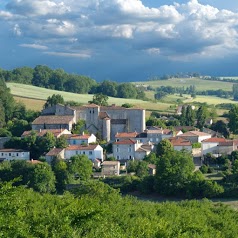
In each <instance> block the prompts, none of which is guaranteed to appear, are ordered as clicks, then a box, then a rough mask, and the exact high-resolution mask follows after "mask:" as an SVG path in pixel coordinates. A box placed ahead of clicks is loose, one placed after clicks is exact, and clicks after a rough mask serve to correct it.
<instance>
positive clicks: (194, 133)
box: [178, 131, 211, 137]
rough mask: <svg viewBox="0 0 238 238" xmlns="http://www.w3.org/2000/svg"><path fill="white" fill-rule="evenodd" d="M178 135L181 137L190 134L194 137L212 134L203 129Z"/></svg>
mask: <svg viewBox="0 0 238 238" xmlns="http://www.w3.org/2000/svg"><path fill="white" fill-rule="evenodd" d="M178 136H179V137H189V136H191V137H194V136H211V135H210V134H208V133H205V132H201V131H188V132H185V133H183V134H181V135H178Z"/></svg>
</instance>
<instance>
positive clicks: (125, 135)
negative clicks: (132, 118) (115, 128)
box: [115, 131, 138, 138]
mask: <svg viewBox="0 0 238 238" xmlns="http://www.w3.org/2000/svg"><path fill="white" fill-rule="evenodd" d="M137 135H138V133H137V132H136V131H134V132H117V134H116V135H115V138H135V137H136V136H137Z"/></svg>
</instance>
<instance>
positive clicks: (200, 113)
mask: <svg viewBox="0 0 238 238" xmlns="http://www.w3.org/2000/svg"><path fill="white" fill-rule="evenodd" d="M207 114H208V111H207V108H206V107H205V106H203V105H202V106H200V107H199V108H198V110H197V127H198V128H199V129H202V128H203V127H204V125H205V123H206V119H207Z"/></svg>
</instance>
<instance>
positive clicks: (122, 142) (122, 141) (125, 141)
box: [114, 139, 136, 145]
mask: <svg viewBox="0 0 238 238" xmlns="http://www.w3.org/2000/svg"><path fill="white" fill-rule="evenodd" d="M114 144H115V145H134V144H136V141H133V140H131V139H128V140H121V141H116V142H114Z"/></svg>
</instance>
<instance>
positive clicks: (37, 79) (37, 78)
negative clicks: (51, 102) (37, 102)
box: [32, 65, 53, 88]
mask: <svg viewBox="0 0 238 238" xmlns="http://www.w3.org/2000/svg"><path fill="white" fill-rule="evenodd" d="M52 72H53V71H52V69H50V68H49V67H47V66H44V65H37V66H36V67H35V68H34V73H33V79H32V84H33V85H35V86H39V87H45V88H47V87H48V84H49V79H50V77H51V74H52Z"/></svg>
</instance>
